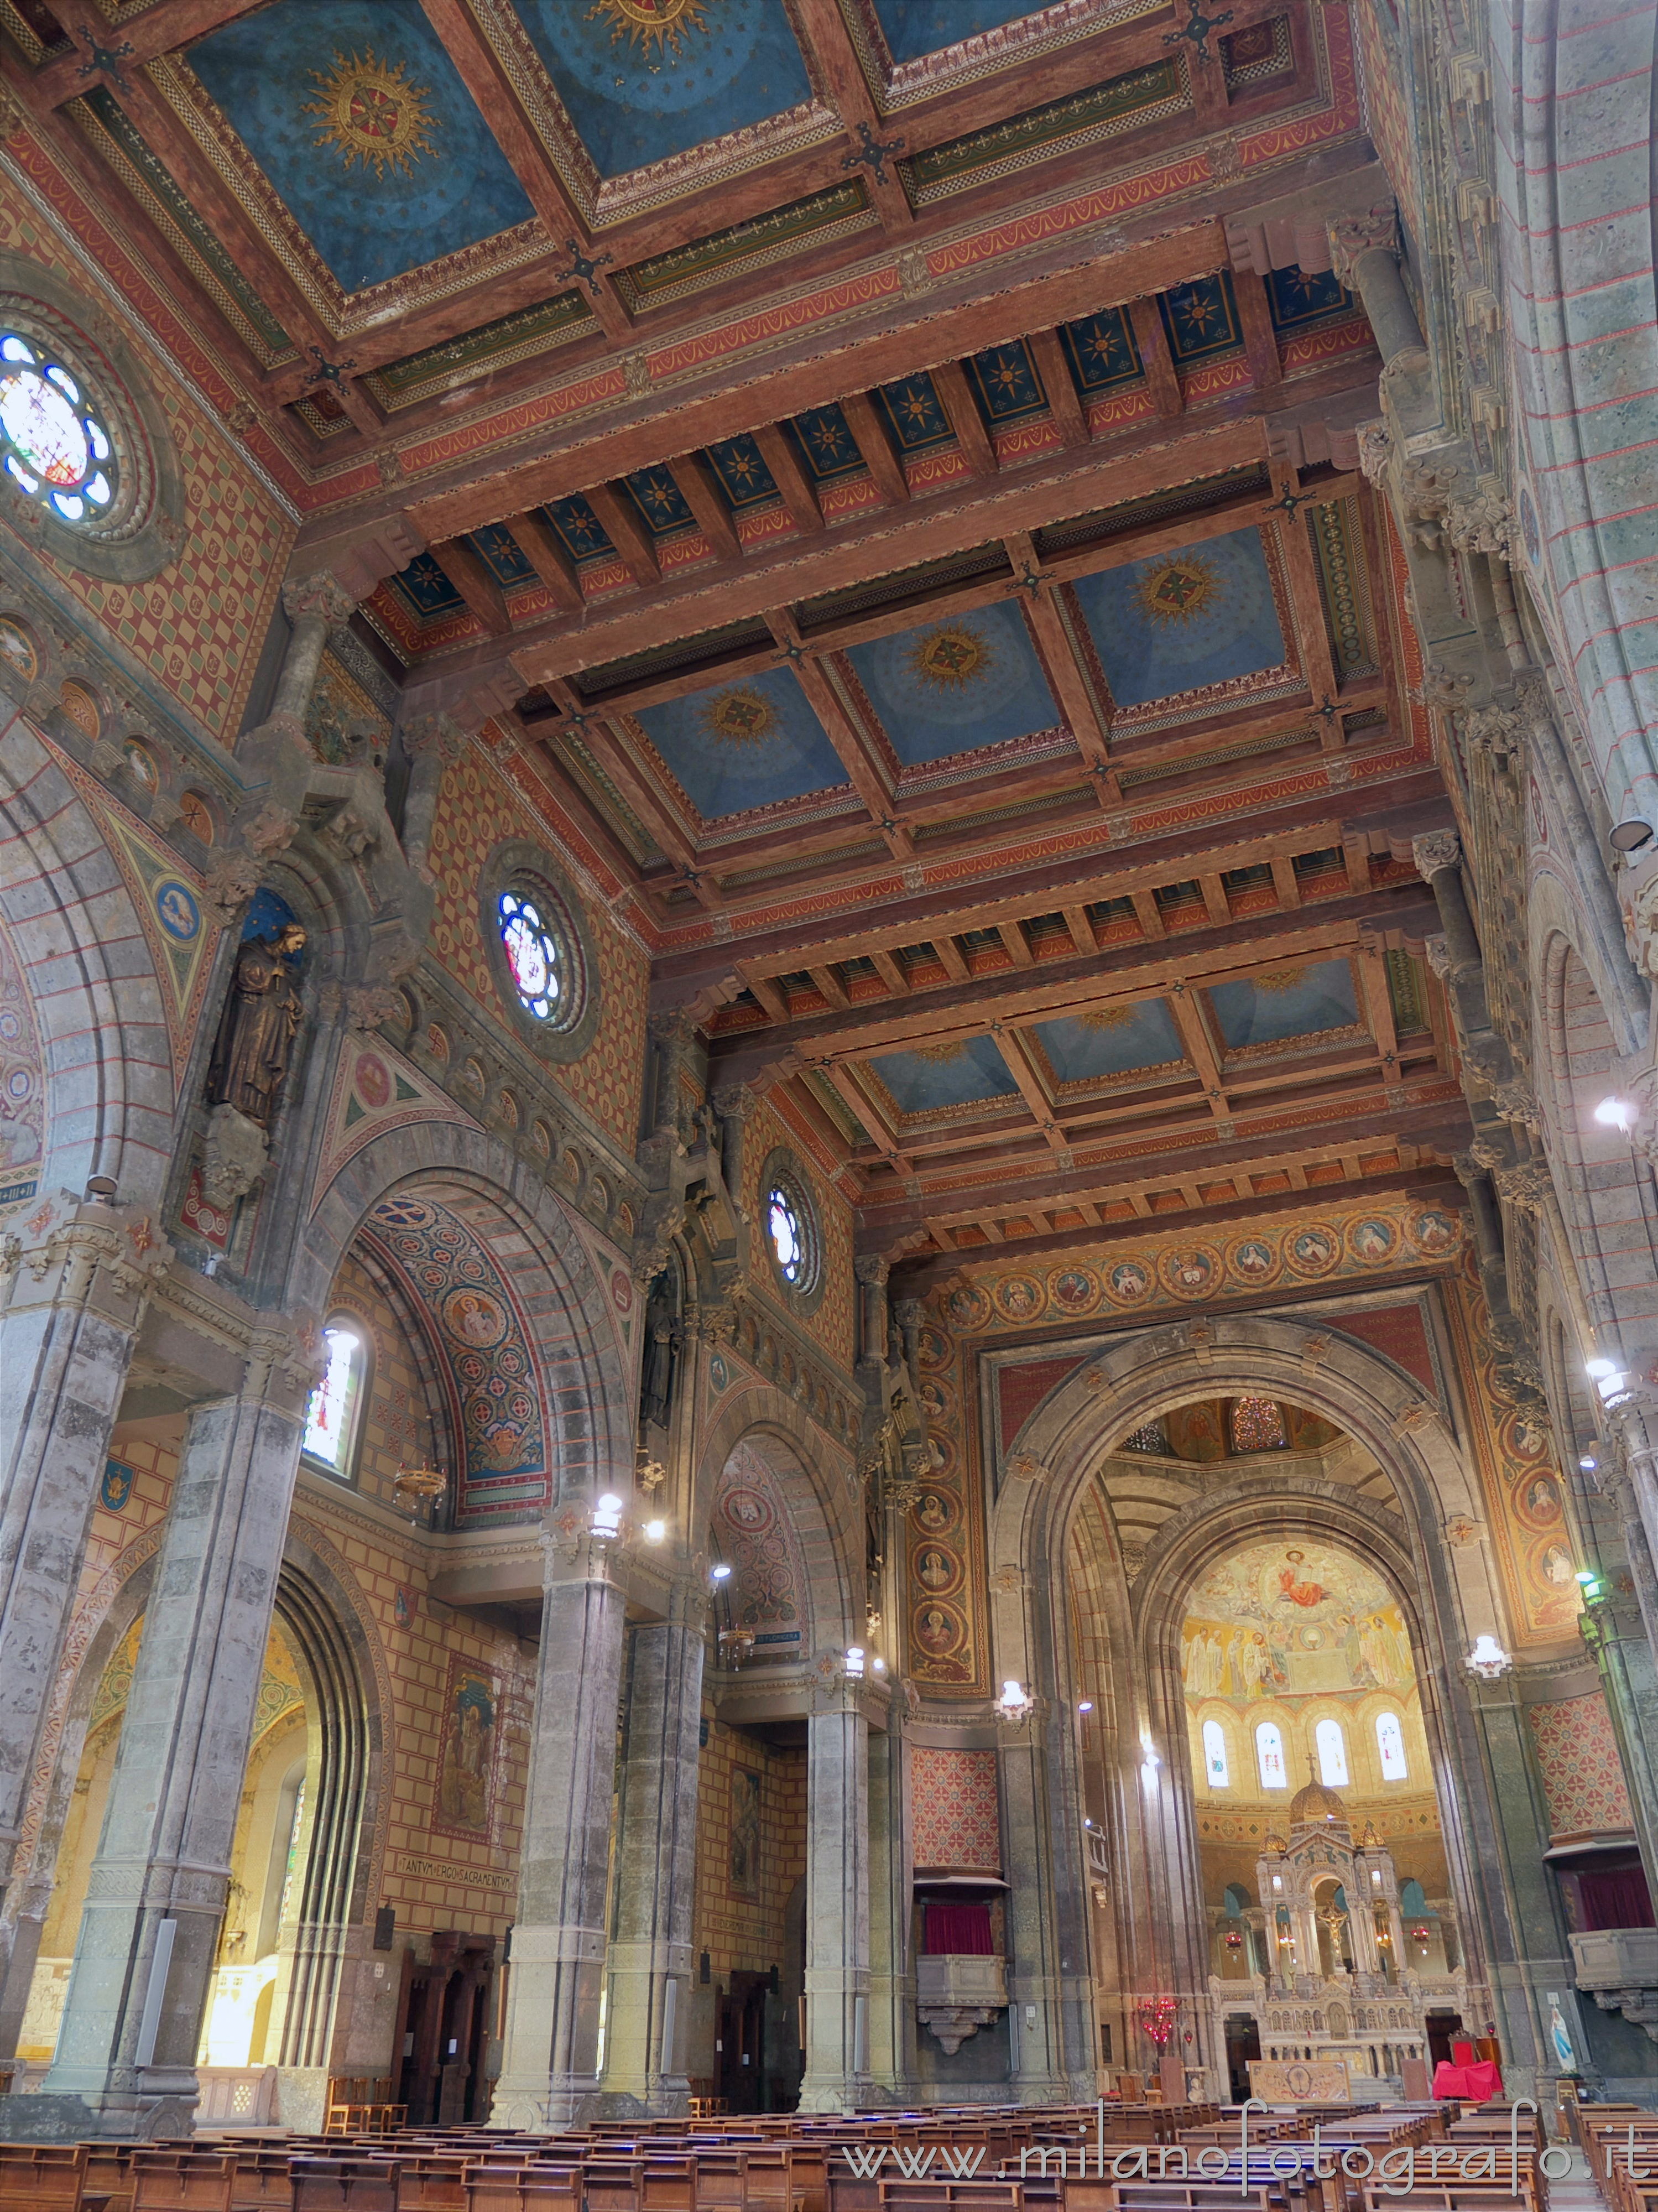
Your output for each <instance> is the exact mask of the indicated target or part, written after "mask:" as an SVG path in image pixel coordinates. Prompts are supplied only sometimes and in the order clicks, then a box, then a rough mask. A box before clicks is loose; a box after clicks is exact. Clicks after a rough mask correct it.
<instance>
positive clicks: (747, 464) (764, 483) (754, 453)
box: [708, 433, 779, 507]
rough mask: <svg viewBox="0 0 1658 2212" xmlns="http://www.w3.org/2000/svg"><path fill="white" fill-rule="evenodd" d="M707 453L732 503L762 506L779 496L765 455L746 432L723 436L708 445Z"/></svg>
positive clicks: (734, 504) (737, 505)
mask: <svg viewBox="0 0 1658 2212" xmlns="http://www.w3.org/2000/svg"><path fill="white" fill-rule="evenodd" d="M708 459H710V460H711V461H712V462H713V463H714V474H715V475H716V476H717V477H719V479H720V485H721V487H722V489H724V491H725V495H726V498H727V499H728V500H729V501H731V503H732V506H733V507H761V506H765V505H768V504H769V502H770V501H773V500H774V499H776V498H777V497H779V493H778V489H777V485H776V483H775V481H774V478H773V476H772V472H771V471H770V470H769V469H768V467H767V466H766V463H765V457H764V456H763V455H762V453H761V451H760V448H759V447H758V446H756V444H755V442H754V441H753V439H752V438H750V437H749V436H748V435H746V433H745V434H744V435H743V436H742V437H740V438H726V439H724V440H723V441H721V442H720V444H719V445H717V446H710V447H708Z"/></svg>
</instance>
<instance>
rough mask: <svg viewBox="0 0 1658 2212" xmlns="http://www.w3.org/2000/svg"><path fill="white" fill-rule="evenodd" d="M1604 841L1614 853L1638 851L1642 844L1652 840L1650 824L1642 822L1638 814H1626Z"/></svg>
mask: <svg viewBox="0 0 1658 2212" xmlns="http://www.w3.org/2000/svg"><path fill="white" fill-rule="evenodd" d="M1606 842H1607V844H1608V845H1610V846H1611V848H1612V851H1613V852H1614V853H1638V852H1639V851H1640V849H1641V848H1642V847H1643V845H1649V844H1650V843H1651V842H1652V824H1651V823H1650V822H1643V820H1642V819H1641V817H1640V816H1639V815H1638V814H1626V815H1625V817H1624V819H1623V820H1622V821H1621V822H1620V823H1618V825H1617V827H1616V828H1615V829H1613V830H1612V833H1611V835H1610V836H1608V837H1607V839H1606Z"/></svg>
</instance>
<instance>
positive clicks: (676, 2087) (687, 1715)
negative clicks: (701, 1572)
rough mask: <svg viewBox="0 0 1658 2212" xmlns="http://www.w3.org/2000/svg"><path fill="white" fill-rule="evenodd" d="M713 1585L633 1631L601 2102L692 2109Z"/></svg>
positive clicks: (615, 2109)
mask: <svg viewBox="0 0 1658 2212" xmlns="http://www.w3.org/2000/svg"><path fill="white" fill-rule="evenodd" d="M707 1613H708V1589H707V1586H706V1585H705V1584H703V1583H701V1582H699V1583H697V1584H696V1585H695V1587H694V1588H693V1587H690V1586H685V1587H683V1588H682V1589H678V1590H676V1592H675V1593H674V1597H673V1603H672V1611H671V1617H670V1618H669V1619H668V1620H657V1621H646V1622H641V1625H640V1626H638V1627H637V1628H633V1629H630V1630H629V1632H628V1658H629V1665H628V1692H629V1695H628V1710H627V1718H626V1721H625V1723H624V1725H623V1751H622V1808H621V1820H620V1824H619V1829H618V1833H617V1838H616V1911H615V1915H614V1917H613V1922H612V1928H613V1933H612V1936H611V1939H610V1957H609V1967H610V1998H609V2002H608V2005H607V2008H606V2025H605V2037H604V2107H605V2110H606V2111H607V2112H612V2113H613V2114H614V2115H615V2116H616V2117H617V2118H621V2117H623V2114H624V2113H632V2112H653V2113H663V2112H666V2113H674V2112H684V2111H685V2110H686V2102H685V2100H686V2096H687V2093H688V2092H689V2082H688V2081H687V2080H686V2077H685V2069H684V2064H683V2050H684V2039H685V2028H684V2021H685V2014H686V2007H687V2005H688V2004H689V1998H690V1982H691V1911H692V1905H693V1901H694V1892H695V1877H696V1790H697V1762H698V1741H697V1738H698V1731H699V1726H700V1723H701V1710H702V1644H703V1623H704V1620H705V1618H706V1615H707Z"/></svg>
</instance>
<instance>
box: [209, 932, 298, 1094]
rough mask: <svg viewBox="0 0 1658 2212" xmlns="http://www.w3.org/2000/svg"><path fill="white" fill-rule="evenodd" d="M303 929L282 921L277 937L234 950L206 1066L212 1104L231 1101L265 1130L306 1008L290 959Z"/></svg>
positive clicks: (251, 941)
mask: <svg viewBox="0 0 1658 2212" xmlns="http://www.w3.org/2000/svg"><path fill="white" fill-rule="evenodd" d="M304 949H305V932H304V930H303V929H302V928H301V927H300V925H299V923H298V922H297V921H289V922H285V923H284V924H283V925H282V927H281V928H280V929H279V930H278V931H277V932H276V935H275V937H250V938H249V939H248V940H247V942H246V945H243V946H242V947H241V949H240V951H239V952H238V953H237V955H236V967H235V972H234V975H232V977H231V982H230V993H229V996H228V998H227V999H226V1000H225V1005H224V1012H223V1013H222V1016H221V1017H220V1019H219V1034H218V1036H217V1037H216V1039H215V1040H214V1045H213V1057H212V1060H211V1061H210V1063H209V1066H208V1071H207V1103H208V1104H209V1105H210V1106H234V1108H235V1109H236V1111H237V1112H238V1113H239V1114H245V1115H246V1116H247V1118H248V1120H249V1121H253V1122H257V1123H258V1127H260V1128H262V1129H268V1128H269V1127H270V1124H271V1121H273V1120H274V1118H275V1116H276V1109H277V1107H278V1105H279V1104H280V1103H281V1102H282V1085H283V1083H284V1082H285V1081H286V1080H287V1077H288V1055H289V1054H290V1053H291V1052H292V1051H293V1048H294V1036H295V1031H296V1030H298V1028H299V1026H300V1017H301V1013H302V1012H303V1011H304V1009H303V1006H302V1004H301V999H300V987H299V984H298V982H297V981H296V980H295V975H294V970H293V965H292V963H293V960H294V958H295V956H297V955H298V954H299V953H300V952H301V951H304Z"/></svg>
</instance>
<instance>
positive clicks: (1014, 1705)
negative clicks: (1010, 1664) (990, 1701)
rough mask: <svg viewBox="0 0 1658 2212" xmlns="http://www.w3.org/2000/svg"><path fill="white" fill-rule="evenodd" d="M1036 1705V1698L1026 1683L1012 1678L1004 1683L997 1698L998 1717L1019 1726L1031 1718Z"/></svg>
mask: <svg viewBox="0 0 1658 2212" xmlns="http://www.w3.org/2000/svg"><path fill="white" fill-rule="evenodd" d="M1035 1706H1036V1700H1035V1699H1034V1698H1033V1697H1032V1696H1031V1694H1030V1692H1029V1690H1027V1689H1026V1687H1025V1686H1024V1684H1023V1682H1016V1681H1014V1680H1012V1679H1011V1678H1010V1679H1009V1680H1007V1681H1005V1682H1004V1683H1003V1684H1002V1694H1001V1696H1000V1697H999V1698H998V1699H997V1700H996V1717H997V1718H998V1719H999V1720H1003V1721H1007V1722H1009V1723H1011V1724H1012V1725H1015V1726H1017V1724H1018V1723H1020V1722H1022V1721H1028V1720H1029V1718H1030V1716H1031V1714H1032V1713H1033V1712H1034V1711H1035Z"/></svg>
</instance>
